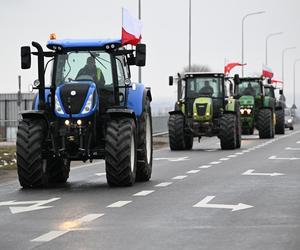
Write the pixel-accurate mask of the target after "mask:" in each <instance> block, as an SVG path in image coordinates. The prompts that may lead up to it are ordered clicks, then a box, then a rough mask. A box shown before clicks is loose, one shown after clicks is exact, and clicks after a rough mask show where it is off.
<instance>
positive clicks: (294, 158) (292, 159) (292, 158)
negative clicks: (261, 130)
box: [269, 155, 300, 161]
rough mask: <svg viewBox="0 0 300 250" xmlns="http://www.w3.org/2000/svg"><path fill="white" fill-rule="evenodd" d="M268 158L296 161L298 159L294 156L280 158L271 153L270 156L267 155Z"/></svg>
mask: <svg viewBox="0 0 300 250" xmlns="http://www.w3.org/2000/svg"><path fill="white" fill-rule="evenodd" d="M269 160H289V161H296V160H300V158H296V157H291V158H281V157H277V156H276V155H272V156H270V157H269Z"/></svg>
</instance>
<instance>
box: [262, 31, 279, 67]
mask: <svg viewBox="0 0 300 250" xmlns="http://www.w3.org/2000/svg"><path fill="white" fill-rule="evenodd" d="M282 34H283V32H276V33H271V34H269V35H268V36H267V37H266V65H268V41H269V39H270V38H271V37H273V36H279V35H282Z"/></svg>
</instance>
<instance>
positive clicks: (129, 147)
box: [105, 118, 137, 186]
mask: <svg viewBox="0 0 300 250" xmlns="http://www.w3.org/2000/svg"><path fill="white" fill-rule="evenodd" d="M136 149H137V143H136V126H135V122H134V120H133V119H131V118H123V119H114V120H111V121H109V122H108V124H107V131H106V142H105V152H106V157H105V169H106V179H107V183H108V184H109V185H110V186H132V185H133V184H134V182H135V176H136V165H137V164H136V162H137V155H136V151H137V150H136Z"/></svg>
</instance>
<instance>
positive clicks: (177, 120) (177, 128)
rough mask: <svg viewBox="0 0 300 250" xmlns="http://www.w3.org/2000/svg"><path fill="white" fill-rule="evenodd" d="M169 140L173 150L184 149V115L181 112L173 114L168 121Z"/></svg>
mask: <svg viewBox="0 0 300 250" xmlns="http://www.w3.org/2000/svg"><path fill="white" fill-rule="evenodd" d="M168 127H169V142H170V149H171V150H184V149H185V148H186V145H185V134H184V116H183V115H181V114H171V115H170V117H169V122H168Z"/></svg>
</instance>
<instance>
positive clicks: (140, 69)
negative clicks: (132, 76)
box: [138, 0, 142, 83]
mask: <svg viewBox="0 0 300 250" xmlns="http://www.w3.org/2000/svg"><path fill="white" fill-rule="evenodd" d="M138 1H139V20H141V19H142V6H141V0H138ZM138 78H139V83H141V82H142V67H139V73H138Z"/></svg>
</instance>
